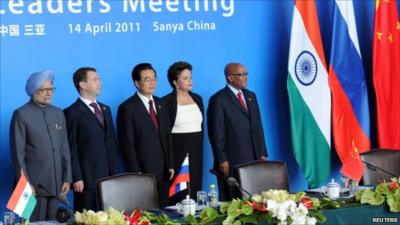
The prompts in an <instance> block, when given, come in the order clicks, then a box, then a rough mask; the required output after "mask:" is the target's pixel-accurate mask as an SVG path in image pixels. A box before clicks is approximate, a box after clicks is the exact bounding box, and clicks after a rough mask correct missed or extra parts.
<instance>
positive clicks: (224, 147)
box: [207, 63, 267, 201]
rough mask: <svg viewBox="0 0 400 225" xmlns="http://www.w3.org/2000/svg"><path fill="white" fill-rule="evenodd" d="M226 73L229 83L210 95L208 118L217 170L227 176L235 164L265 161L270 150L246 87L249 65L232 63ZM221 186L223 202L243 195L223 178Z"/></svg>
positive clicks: (215, 168)
mask: <svg viewBox="0 0 400 225" xmlns="http://www.w3.org/2000/svg"><path fill="white" fill-rule="evenodd" d="M224 73H225V78H226V82H227V85H226V86H225V88H223V89H221V90H219V91H218V92H217V93H215V94H214V95H213V96H212V97H211V98H210V101H209V104H208V110H207V117H208V136H209V139H210V143H211V146H212V149H213V154H214V170H216V171H217V172H219V173H220V174H221V176H223V177H228V176H233V169H234V166H235V165H238V164H241V163H246V162H251V161H255V160H265V159H266V157H267V149H266V146H265V141H264V132H263V127H262V123H261V116H260V110H259V107H258V102H257V98H256V95H255V93H253V92H251V91H249V90H248V89H246V86H247V79H248V72H247V70H246V68H245V67H244V66H243V65H242V64H240V63H229V64H227V65H226V66H225V71H224ZM218 187H219V193H220V199H221V200H222V201H229V200H231V199H232V198H237V197H240V192H239V191H238V190H236V189H235V188H233V187H229V186H228V185H227V184H226V182H225V180H223V179H218Z"/></svg>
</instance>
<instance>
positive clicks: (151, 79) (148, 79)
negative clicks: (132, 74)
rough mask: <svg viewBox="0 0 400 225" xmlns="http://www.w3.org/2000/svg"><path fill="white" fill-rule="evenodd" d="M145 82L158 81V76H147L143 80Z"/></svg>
mask: <svg viewBox="0 0 400 225" xmlns="http://www.w3.org/2000/svg"><path fill="white" fill-rule="evenodd" d="M142 82H143V83H151V82H157V78H149V77H146V78H144V79H143V80H142Z"/></svg>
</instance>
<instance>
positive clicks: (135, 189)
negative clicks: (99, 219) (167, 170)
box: [97, 173, 159, 213]
mask: <svg viewBox="0 0 400 225" xmlns="http://www.w3.org/2000/svg"><path fill="white" fill-rule="evenodd" d="M97 187H98V193H99V200H100V201H99V202H100V207H101V209H103V210H107V209H108V208H110V207H113V208H114V209H117V210H125V211H126V212H128V213H131V212H133V211H134V210H135V209H137V208H140V209H143V210H146V209H152V208H153V209H155V208H158V207H159V205H158V194H157V186H156V181H155V178H154V176H153V175H151V174H137V173H123V174H118V175H115V176H111V177H105V178H102V179H99V180H98V182H97Z"/></svg>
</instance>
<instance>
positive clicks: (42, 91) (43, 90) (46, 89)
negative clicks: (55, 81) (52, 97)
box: [38, 87, 56, 94]
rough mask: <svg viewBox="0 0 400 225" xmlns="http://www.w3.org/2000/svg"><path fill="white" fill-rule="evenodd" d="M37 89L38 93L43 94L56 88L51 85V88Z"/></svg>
mask: <svg viewBox="0 0 400 225" xmlns="http://www.w3.org/2000/svg"><path fill="white" fill-rule="evenodd" d="M38 91H39V93H40V94H45V93H47V92H54V91H56V88H55V87H51V88H40V89H38Z"/></svg>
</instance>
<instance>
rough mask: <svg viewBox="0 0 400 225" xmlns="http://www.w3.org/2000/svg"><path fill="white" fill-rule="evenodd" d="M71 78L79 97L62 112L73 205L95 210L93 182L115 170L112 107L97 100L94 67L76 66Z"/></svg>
mask: <svg viewBox="0 0 400 225" xmlns="http://www.w3.org/2000/svg"><path fill="white" fill-rule="evenodd" d="M73 81H74V85H75V87H76V89H77V90H78V92H79V95H80V96H79V98H78V99H77V100H76V101H75V102H74V103H73V104H72V105H71V106H69V107H68V108H66V109H65V110H64V114H65V117H66V119H67V130H68V141H69V144H70V148H71V163H72V176H73V182H74V185H73V187H74V191H75V192H74V208H75V210H77V211H82V210H83V209H87V210H89V209H92V210H98V209H99V205H98V202H97V198H96V181H97V180H98V179H100V178H103V177H108V176H111V175H114V174H116V173H117V172H118V166H117V144H116V141H115V136H114V126H113V121H112V117H111V110H110V108H109V107H108V106H107V105H104V104H102V103H100V102H98V101H97V100H96V98H97V96H99V95H100V86H101V83H100V79H99V76H98V74H97V72H96V69H94V68H90V67H83V68H79V69H78V70H77V71H76V72H75V73H74V75H73Z"/></svg>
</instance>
